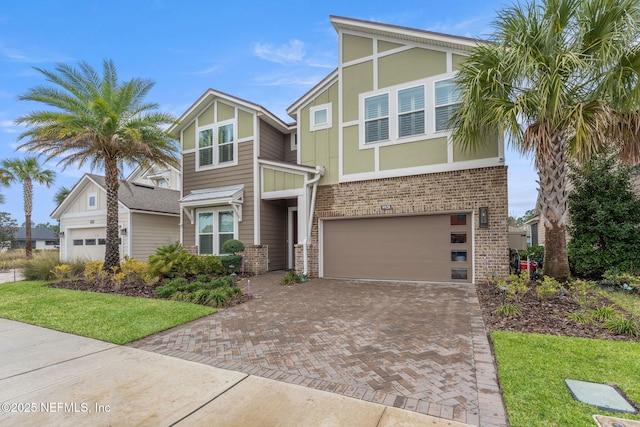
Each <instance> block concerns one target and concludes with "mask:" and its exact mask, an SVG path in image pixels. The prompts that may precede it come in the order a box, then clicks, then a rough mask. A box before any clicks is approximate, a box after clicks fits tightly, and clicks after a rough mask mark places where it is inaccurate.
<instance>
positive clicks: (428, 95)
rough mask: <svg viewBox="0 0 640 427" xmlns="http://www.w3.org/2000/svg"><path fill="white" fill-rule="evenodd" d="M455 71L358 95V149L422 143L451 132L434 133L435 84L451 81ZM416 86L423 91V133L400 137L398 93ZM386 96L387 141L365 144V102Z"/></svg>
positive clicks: (455, 73)
mask: <svg viewBox="0 0 640 427" xmlns="http://www.w3.org/2000/svg"><path fill="white" fill-rule="evenodd" d="M457 73H458V72H457V71H454V72H451V73H446V74H440V75H438V76H433V77H428V78H425V79H420V80H415V81H413V82H409V83H403V84H401V85H396V86H390V87H385V88H383V89H380V90H374V91H370V92H364V93H361V94H359V99H358V107H359V111H358V114H359V116H358V128H359V129H358V134H359V141H358V147H359V149H361V150H366V149H372V148H375V147H382V146H387V145H396V144H404V143H408V142H415V141H424V140H427V139H434V138H442V137H443V136H448V135H449V134H450V133H451V131H450V130H443V131H438V132H436V130H435V126H436V118H435V111H436V110H435V109H436V107H435V84H436V82H439V81H443V80H449V79H452V78H453V77H455V76H456V75H457ZM417 86H423V88H424V90H425V97H424V104H425V105H424V111H425V114H424V115H425V128H424V129H425V133H423V134H417V135H410V136H406V137H400V136H398V135H399V116H400V113H399V108H398V92H399V91H401V90H404V89H410V88H414V87H417ZM385 93H386V94H388V97H389V139H386V140H383V141H375V142H368V143H365V126H364V124H365V118H364V113H365V108H364V104H365V100H366V99H368V98H371V97H374V96H378V95H383V94H385ZM440 107H442V106H440ZM402 114H405V113H402Z"/></svg>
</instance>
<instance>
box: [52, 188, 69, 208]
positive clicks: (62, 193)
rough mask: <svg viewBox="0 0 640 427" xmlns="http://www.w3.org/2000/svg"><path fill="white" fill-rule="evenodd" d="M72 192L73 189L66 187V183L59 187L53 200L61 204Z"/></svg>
mask: <svg viewBox="0 0 640 427" xmlns="http://www.w3.org/2000/svg"><path fill="white" fill-rule="evenodd" d="M69 193H71V190H70V189H68V188H67V187H65V186H64V185H63V186H62V187H60V188H58V191H56V194H54V195H53V201H54V202H56V205H58V206H60V203H62V202H64V199H66V198H67V196H68V195H69Z"/></svg>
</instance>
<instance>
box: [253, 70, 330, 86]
mask: <svg viewBox="0 0 640 427" xmlns="http://www.w3.org/2000/svg"><path fill="white" fill-rule="evenodd" d="M325 77H326V75H324V74H323V75H309V74H308V72H307V71H306V70H296V71H288V72H276V73H271V74H262V75H260V76H258V77H256V78H255V79H254V81H255V82H256V83H257V84H258V85H261V86H314V85H316V84H318V82H319V81H321V80H322V79H323V78H325Z"/></svg>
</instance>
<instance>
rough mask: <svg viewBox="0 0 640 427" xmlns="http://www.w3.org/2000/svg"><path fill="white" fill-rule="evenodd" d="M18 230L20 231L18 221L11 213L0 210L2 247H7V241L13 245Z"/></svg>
mask: <svg viewBox="0 0 640 427" xmlns="http://www.w3.org/2000/svg"><path fill="white" fill-rule="evenodd" d="M16 231H18V222H17V221H16V220H15V219H13V218H11V215H10V214H9V213H7V212H0V247H6V246H5V245H6V242H9V246H12V245H13V241H14V239H15V234H16Z"/></svg>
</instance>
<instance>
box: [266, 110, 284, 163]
mask: <svg viewBox="0 0 640 427" xmlns="http://www.w3.org/2000/svg"><path fill="white" fill-rule="evenodd" d="M285 140H288V138H286V135H285V134H283V133H281V132H279V131H278V130H276V129H275V128H273V127H272V126H270V125H269V124H267V123H265V122H263V121H262V120H261V121H260V158H261V159H266V160H277V161H280V162H282V161H284V158H285V154H284V152H285ZM288 143H289V142H288V141H287V144H288ZM287 148H289V147H287Z"/></svg>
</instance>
